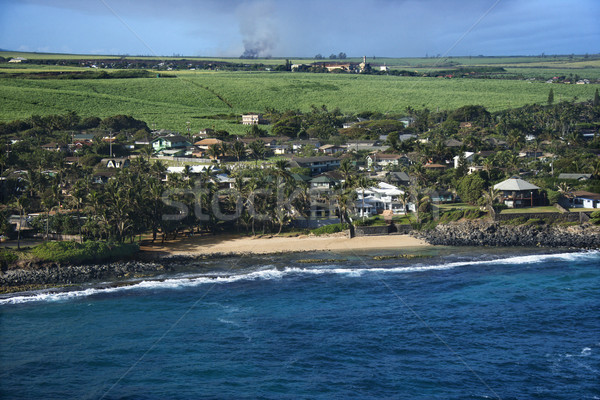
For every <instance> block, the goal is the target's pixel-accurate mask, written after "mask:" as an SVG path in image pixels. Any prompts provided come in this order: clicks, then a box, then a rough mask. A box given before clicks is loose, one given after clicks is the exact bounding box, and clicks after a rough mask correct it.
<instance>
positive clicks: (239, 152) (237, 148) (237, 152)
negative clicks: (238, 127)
mask: <svg viewBox="0 0 600 400" xmlns="http://www.w3.org/2000/svg"><path fill="white" fill-rule="evenodd" d="M231 154H232V155H233V156H234V157H235V158H237V160H238V162H239V161H240V159H242V158H243V157H244V156H245V155H246V146H244V143H243V142H241V141H239V140H236V141H235V142H234V143H233V146H231Z"/></svg>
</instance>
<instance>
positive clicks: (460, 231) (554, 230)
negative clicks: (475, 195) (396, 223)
mask: <svg viewBox="0 0 600 400" xmlns="http://www.w3.org/2000/svg"><path fill="white" fill-rule="evenodd" d="M413 235H414V236H416V237H418V238H420V239H423V240H425V241H427V242H428V243H430V244H433V245H445V246H523V247H536V246H537V247H570V248H583V249H589V248H599V247H600V229H599V228H598V227H596V226H591V225H587V226H561V225H545V224H543V225H527V224H525V225H503V224H500V223H498V222H489V221H465V222H457V223H449V224H443V225H438V226H436V227H435V229H432V230H427V231H419V232H414V233H413Z"/></svg>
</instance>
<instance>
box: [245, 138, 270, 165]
mask: <svg viewBox="0 0 600 400" xmlns="http://www.w3.org/2000/svg"><path fill="white" fill-rule="evenodd" d="M249 147H250V154H251V155H252V157H254V159H255V160H256V165H257V166H258V160H262V159H263V158H264V157H265V153H266V152H267V150H266V149H265V143H264V142H263V141H262V140H255V141H254V142H252V143H250V146H249Z"/></svg>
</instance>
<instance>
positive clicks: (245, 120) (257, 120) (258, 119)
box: [242, 114, 265, 125]
mask: <svg viewBox="0 0 600 400" xmlns="http://www.w3.org/2000/svg"><path fill="white" fill-rule="evenodd" d="M264 123H265V120H264V119H263V117H262V114H244V115H242V125H260V124H264Z"/></svg>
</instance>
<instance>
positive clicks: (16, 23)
mask: <svg viewBox="0 0 600 400" xmlns="http://www.w3.org/2000/svg"><path fill="white" fill-rule="evenodd" d="M599 21H600V0H342V1H333V0H295V1H291V0H143V1H142V0H0V48H2V49H8V50H21V51H39V52H60V53H91V54H130V55H154V56H159V55H160V56H169V55H173V54H181V55H188V56H234V57H237V56H239V55H241V54H242V53H243V52H244V51H245V50H250V51H257V52H259V54H260V55H261V56H266V55H272V56H288V57H293V56H297V57H300V56H306V57H312V56H314V55H315V54H317V53H321V54H323V55H324V56H326V57H327V56H329V54H331V53H335V54H337V53H339V52H342V51H343V52H345V53H347V54H348V56H362V55H367V56H379V57H383V56H389V57H421V56H425V55H426V54H428V55H430V56H432V55H438V54H439V55H442V56H444V55H454V56H458V55H480V54H482V55H538V54H541V53H546V54H548V55H549V54H571V53H576V54H584V53H590V54H592V53H600V23H599Z"/></svg>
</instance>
